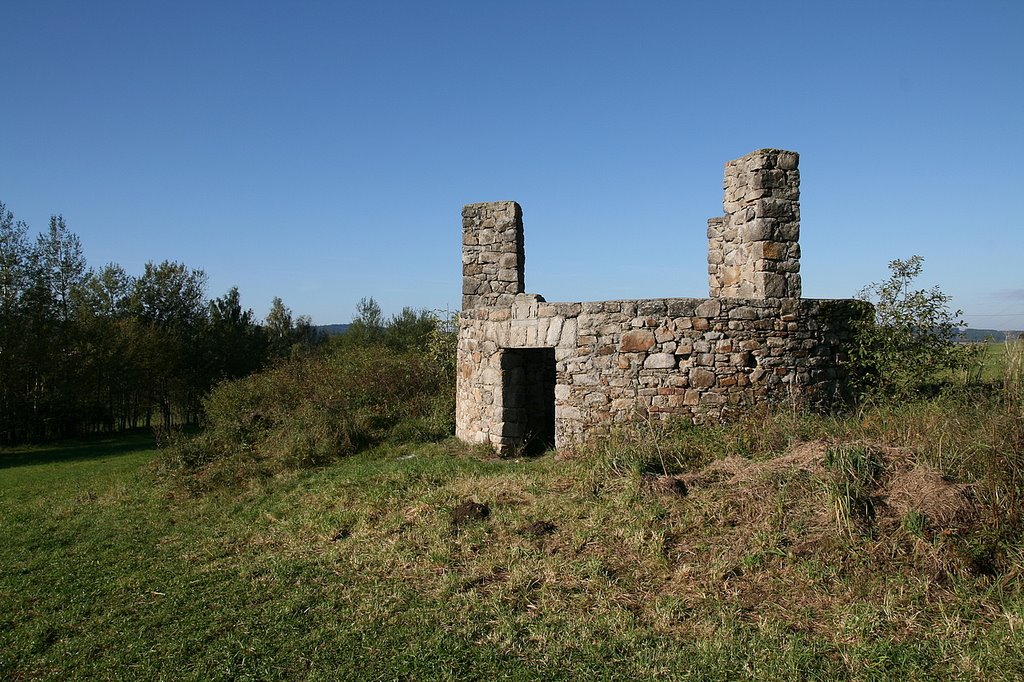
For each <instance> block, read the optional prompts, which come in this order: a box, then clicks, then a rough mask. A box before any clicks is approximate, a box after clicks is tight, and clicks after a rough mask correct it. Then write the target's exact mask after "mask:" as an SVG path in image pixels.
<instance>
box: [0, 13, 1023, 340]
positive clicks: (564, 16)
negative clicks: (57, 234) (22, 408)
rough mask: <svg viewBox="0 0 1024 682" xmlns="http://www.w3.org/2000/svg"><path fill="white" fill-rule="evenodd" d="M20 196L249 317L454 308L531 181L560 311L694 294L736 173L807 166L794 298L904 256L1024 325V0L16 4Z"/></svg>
mask: <svg viewBox="0 0 1024 682" xmlns="http://www.w3.org/2000/svg"><path fill="white" fill-rule="evenodd" d="M0 25H2V26H3V43H2V48H0V49H2V53H3V58H2V62H0V88H2V89H0V98H2V102H3V105H2V106H0V201H3V202H5V203H6V204H7V206H8V208H9V209H10V210H12V211H13V212H14V213H15V215H16V217H18V218H20V219H23V220H25V221H26V222H28V223H29V225H30V227H31V228H33V229H35V230H40V229H43V228H45V227H46V225H47V222H48V219H49V216H50V214H51V213H62V214H63V215H64V216H65V218H66V220H67V222H68V226H69V227H70V228H71V229H72V230H73V231H75V232H76V233H77V234H78V235H79V236H80V237H81V238H82V242H83V245H84V247H85V252H86V256H87V258H88V260H89V263H90V264H91V265H94V266H99V265H102V264H103V263H105V262H110V261H113V262H117V263H120V264H121V265H123V266H124V267H125V268H127V269H128V270H129V271H130V272H132V273H135V274H138V273H140V272H141V270H142V266H143V264H144V263H145V262H146V261H147V260H155V261H160V260H164V259H171V260H178V261H182V262H184V263H186V264H187V265H189V266H191V267H197V268H202V269H204V270H205V271H206V272H207V273H208V275H209V285H210V288H209V294H210V296H218V295H220V294H222V293H224V292H225V291H226V290H227V289H228V288H229V287H231V286H232V285H237V286H238V287H239V288H240V290H241V293H242V302H243V304H244V305H246V306H247V307H252V308H253V309H254V310H255V311H256V313H257V314H258V315H260V316H263V315H265V314H266V312H267V310H268V309H269V305H270V300H271V298H272V297H273V296H281V297H282V298H283V299H284V301H285V304H286V305H288V306H289V307H291V308H292V309H293V311H294V312H295V313H296V314H301V313H306V314H309V315H311V316H312V317H313V318H314V320H315V321H316V322H317V323H320V324H327V323H334V322H347V321H349V320H350V319H351V317H352V314H353V312H354V309H355V305H356V303H357V301H358V300H359V299H360V298H361V297H363V296H371V295H372V296H374V297H375V298H376V299H377V300H378V301H379V302H380V303H381V305H382V307H383V308H384V310H385V312H386V313H391V312H397V311H398V310H400V309H401V307H402V306H405V305H409V306H413V307H416V308H444V307H445V306H450V307H452V308H456V307H458V305H459V301H460V288H461V272H460V267H461V266H460V260H459V249H460V244H461V237H460V230H461V224H460V211H461V207H462V205H463V204H465V203H470V202H476V201H493V200H499V199H514V200H516V201H519V202H520V203H521V204H522V205H523V210H524V216H525V225H526V249H527V251H526V253H527V266H526V267H527V270H526V283H527V289H528V291H531V292H537V293H541V294H543V295H544V296H545V297H546V298H547V299H548V300H602V299H612V298H648V297H651V298H653V297H667V296H706V295H707V276H706V265H705V262H706V260H705V259H706V236H705V229H706V220H707V218H709V217H711V216H715V215H719V214H721V212H722V194H721V192H722V165H723V163H724V162H725V161H727V160H729V159H732V158H736V157H738V156H742V155H743V154H746V153H747V152H750V151H752V150H754V149H757V148H761V147H782V148H785V149H792V150H796V151H798V152H800V154H801V174H802V180H803V183H802V189H803V196H802V238H801V245H802V251H803V259H802V271H803V289H804V295H805V296H808V297H848V296H851V295H853V294H854V293H855V292H856V291H857V290H859V289H860V288H861V287H862V286H863V285H865V284H867V283H869V282H871V281H874V280H880V279H882V278H884V277H885V275H886V274H887V269H886V264H887V263H888V261H890V260H892V259H894V258H907V257H909V256H911V255H913V254H920V255H922V256H924V258H925V263H924V265H925V275H924V281H923V282H922V284H925V285H931V284H939V285H940V286H941V287H942V288H943V289H944V290H945V291H946V292H947V293H950V294H952V295H953V296H954V306H956V307H959V308H962V309H963V310H964V312H965V314H966V319H967V321H968V323H969V324H970V325H971V326H974V327H995V328H1000V329H1005V328H1017V329H1024V264H1022V263H1024V258H1022V255H1024V217H1022V213H1021V212H1020V211H1017V210H1016V208H1015V207H1017V205H1018V204H1019V203H1020V201H1021V198H1022V196H1024V130H1022V127H1024V39H1022V35H1024V2H1021V1H1020V0H1011V1H1006V2H996V1H991V2H986V1H972V2H966V1H965V2H956V3H953V2H935V1H932V2H902V1H901V2H892V1H891V0H889V1H887V2H878V3H873V2H863V1H861V2H855V3H833V2H805V3H798V2H781V1H780V2H772V3H766V2H750V3H745V2H740V1H733V2H728V3H711V2H703V3H697V2H694V3H686V2H665V3H655V2H552V1H548V2H527V1H524V0H516V1H515V2H511V1H509V2H489V1H485V0H475V1H474V2H458V3H456V2H429V3H428V2H380V1H376V0H375V1H374V2H323V3H306V2H289V3H284V2H282V3H265V2H244V3H228V2H208V1H204V2H187V1H184V0H176V1H175V2H138V1H132V2H123V3H112V2H78V1H76V2H48V1H46V0H31V1H28V0H11V1H9V2H5V3H4V4H3V7H2V9H0Z"/></svg>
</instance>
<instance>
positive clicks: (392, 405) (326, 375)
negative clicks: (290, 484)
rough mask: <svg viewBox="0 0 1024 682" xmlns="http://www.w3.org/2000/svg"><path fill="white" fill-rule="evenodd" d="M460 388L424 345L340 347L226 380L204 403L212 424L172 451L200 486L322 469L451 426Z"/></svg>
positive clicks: (178, 466)
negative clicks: (408, 348) (382, 444)
mask: <svg viewBox="0 0 1024 682" xmlns="http://www.w3.org/2000/svg"><path fill="white" fill-rule="evenodd" d="M450 395H452V396H453V395H454V387H453V386H451V385H450V384H449V382H448V378H447V375H446V373H445V372H444V371H439V369H438V367H437V366H436V364H435V363H434V361H433V360H432V359H431V357H430V356H428V355H427V354H426V353H424V352H418V351H405V352H394V351H390V350H388V349H386V348H384V347H382V346H377V345H367V346H353V345H335V346H331V347H328V348H327V349H325V350H324V351H323V352H321V353H317V354H312V355H306V356H299V357H294V358H290V359H286V360H284V361H282V362H281V363H280V364H278V365H276V366H275V367H273V368H271V369H269V370H266V371H264V372H260V373H258V374H254V375H251V376H249V377H245V378H243V379H238V380H234V381H226V382H223V383H221V384H220V385H218V386H217V387H215V388H214V390H213V391H212V392H211V393H210V394H209V396H207V398H206V400H205V401H204V408H205V414H206V428H205V430H204V432H203V433H202V434H200V435H199V436H197V437H196V438H194V439H190V440H178V441H177V442H176V443H174V444H172V445H171V446H170V447H169V448H168V456H167V461H168V462H170V463H171V464H173V465H174V466H175V468H176V469H178V470H179V471H183V472H185V473H186V474H188V475H189V476H190V477H191V478H192V479H193V480H192V481H191V483H192V484H193V486H195V485H196V484H198V487H200V488H206V487H214V486H218V485H222V484H224V483H226V482H239V481H241V480H245V479H248V478H251V477H253V476H266V475H271V474H274V473H277V472H280V471H285V470H289V469H295V468H301V467H308V466H315V465H319V464H323V463H326V462H328V461H330V460H332V459H334V458H337V457H341V456H344V455H348V454H351V453H353V452H356V451H358V450H359V449H361V448H364V447H366V446H368V445H371V444H373V443H376V442H380V441H382V440H385V439H387V438H391V437H394V436H397V437H399V438H416V439H421V440H423V439H436V438H439V437H444V436H446V435H448V434H449V433H450V430H449V429H448V427H449V425H450V423H451V418H450V417H448V416H447V415H445V414H444V412H445V411H446V410H447V409H448V408H449V407H450V406H451V400H452V398H451V397H450Z"/></svg>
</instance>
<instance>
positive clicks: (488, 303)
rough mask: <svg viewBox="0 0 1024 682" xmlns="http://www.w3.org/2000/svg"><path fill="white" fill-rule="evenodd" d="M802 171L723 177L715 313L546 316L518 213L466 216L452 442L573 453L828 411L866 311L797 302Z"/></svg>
mask: <svg viewBox="0 0 1024 682" xmlns="http://www.w3.org/2000/svg"><path fill="white" fill-rule="evenodd" d="M798 165H799V155H798V154H797V153H796V152H790V151H783V150H780V149H761V150H758V151H755V152H752V153H750V154H748V155H746V156H744V157H743V158H740V159H736V160H735V161H730V162H729V163H727V164H726V165H725V183H724V188H725V201H724V208H725V215H724V216H721V217H717V218H711V219H710V220H708V228H707V234H708V280H709V286H710V298H662V299H653V300H626V301H601V302H590V303H549V302H547V301H545V300H544V298H543V297H541V296H539V295H537V294H528V293H525V292H526V289H525V285H524V277H523V274H524V264H525V259H526V256H525V251H524V247H523V213H522V209H521V207H520V206H519V204H517V203H516V202H514V201H498V202H491V203H482V204H470V205H468V206H466V207H465V208H463V210H462V313H461V315H460V318H459V341H458V369H457V375H458V378H457V389H456V411H455V422H456V431H455V432H456V435H457V436H458V437H459V438H460V439H462V440H465V441H469V442H472V443H489V444H490V445H491V446H493V447H494V449H495V450H497V451H498V452H499V453H507V452H520V451H530V450H537V449H544V448H548V447H551V446H554V447H556V448H558V449H565V448H571V447H572V446H574V445H576V444H578V443H580V442H581V441H583V440H585V439H586V438H589V437H592V436H594V435H599V434H605V433H608V431H609V430H610V429H611V428H612V427H613V426H614V425H616V424H622V423H626V422H629V421H633V420H637V419H649V418H666V417H671V416H675V417H680V418H685V419H689V420H692V421H693V422H696V423H703V422H707V421H715V420H722V419H728V418H730V417H732V416H734V415H736V414H738V413H739V412H740V411H741V410H743V409H746V408H749V407H750V406H753V405H758V404H770V403H778V402H784V401H794V402H797V403H800V404H807V403H828V402H830V401H833V400H835V399H836V398H838V397H840V396H841V395H842V394H843V392H844V388H845V383H844V376H843V370H842V367H843V365H842V360H843V358H844V346H845V344H847V343H848V342H849V341H850V339H851V336H852V332H851V323H852V322H853V321H854V320H856V319H859V318H862V317H863V316H864V315H866V314H869V313H868V311H867V310H866V309H865V306H864V304H863V303H861V302H859V301H851V300H814V299H803V298H801V297H800V243H799V239H800V171H799V169H798Z"/></svg>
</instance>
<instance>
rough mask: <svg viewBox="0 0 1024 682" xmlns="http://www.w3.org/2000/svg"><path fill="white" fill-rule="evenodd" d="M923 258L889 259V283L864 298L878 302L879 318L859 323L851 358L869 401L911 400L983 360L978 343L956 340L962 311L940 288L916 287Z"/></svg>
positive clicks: (855, 381) (854, 379) (856, 382)
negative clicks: (974, 344)
mask: <svg viewBox="0 0 1024 682" xmlns="http://www.w3.org/2000/svg"><path fill="white" fill-rule="evenodd" d="M923 261H924V259H923V258H921V256H912V257H910V258H909V259H908V260H905V261H902V260H894V261H891V262H890V263H889V270H890V275H889V278H888V279H887V280H885V281H883V282H876V283H873V284H870V285H868V286H867V287H865V288H864V289H863V290H862V291H861V292H860V294H859V296H858V297H859V298H861V299H862V300H865V301H869V302H871V303H872V304H874V308H875V316H874V319H867V320H864V321H863V322H860V323H858V324H857V325H856V329H855V333H856V336H855V343H854V344H853V346H852V348H851V349H850V354H849V361H850V365H851V367H850V369H851V370H852V372H851V374H852V383H853V386H854V389H855V390H856V392H857V397H858V398H861V399H865V400H869V401H879V400H886V399H901V400H903V399H909V398H913V397H915V396H919V395H925V394H928V393H931V392H934V391H935V389H936V388H937V387H938V385H939V384H940V383H941V382H942V381H943V380H946V381H947V382H948V379H949V378H950V377H951V376H953V375H954V374H955V373H956V372H957V371H958V370H962V369H964V368H965V367H967V366H969V365H970V364H971V363H972V361H975V360H976V358H977V353H978V351H977V347H975V346H972V345H969V344H959V343H956V334H957V328H958V327H960V326H963V324H964V323H963V322H962V321H961V320H959V319H958V317H959V316H960V314H961V312H960V311H959V310H957V311H955V312H954V311H951V310H950V309H949V303H950V301H951V300H952V299H951V297H950V296H948V295H946V294H944V293H943V292H942V291H941V290H940V289H939V287H937V286H936V287H932V288H931V289H916V290H915V289H911V285H912V283H913V281H914V279H916V278H917V277H918V276H919V275H920V274H921V272H922V270H923V267H922V262H923Z"/></svg>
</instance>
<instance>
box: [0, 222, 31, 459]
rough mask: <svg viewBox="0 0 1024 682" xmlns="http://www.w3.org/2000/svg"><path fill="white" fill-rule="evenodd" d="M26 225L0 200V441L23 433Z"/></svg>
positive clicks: (27, 278)
mask: <svg viewBox="0 0 1024 682" xmlns="http://www.w3.org/2000/svg"><path fill="white" fill-rule="evenodd" d="M27 232H28V226H27V225H26V224H25V223H24V222H22V221H20V220H15V218H14V214H13V213H12V212H11V211H9V210H7V206H6V205H4V203H3V202H0V442H10V441H13V440H17V439H19V438H20V437H21V436H23V435H24V431H25V429H26V420H27V418H28V417H27V415H26V414H25V407H26V400H25V398H26V390H27V387H28V385H29V376H28V367H27V364H26V357H25V352H26V351H27V350H28V348H27V345H28V343H29V341H30V337H29V336H28V335H27V334H26V333H25V309H24V296H25V293H26V290H27V289H28V287H29V280H30V278H29V259H30V253H29V251H30V250H29V246H28V240H27V237H26V234H27Z"/></svg>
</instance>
